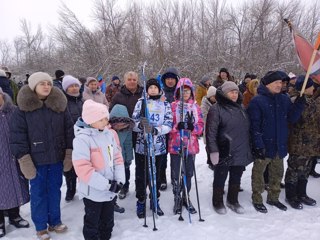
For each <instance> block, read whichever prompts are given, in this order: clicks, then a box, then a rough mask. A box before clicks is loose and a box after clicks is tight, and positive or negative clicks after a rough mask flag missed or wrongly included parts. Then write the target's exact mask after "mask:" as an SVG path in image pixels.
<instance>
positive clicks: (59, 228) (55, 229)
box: [48, 223, 68, 233]
mask: <svg viewBox="0 0 320 240" xmlns="http://www.w3.org/2000/svg"><path fill="white" fill-rule="evenodd" d="M67 230H68V227H67V225H65V224H63V223H60V224H58V225H55V226H49V227H48V231H49V232H56V233H64V232H66V231H67Z"/></svg>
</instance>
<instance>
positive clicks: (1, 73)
mask: <svg viewBox="0 0 320 240" xmlns="http://www.w3.org/2000/svg"><path fill="white" fill-rule="evenodd" d="M0 77H7V75H6V72H5V71H3V70H2V69H0Z"/></svg>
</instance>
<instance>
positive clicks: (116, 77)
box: [111, 76, 120, 81]
mask: <svg viewBox="0 0 320 240" xmlns="http://www.w3.org/2000/svg"><path fill="white" fill-rule="evenodd" d="M115 80H120V78H119V77H118V76H113V77H112V79H111V81H115Z"/></svg>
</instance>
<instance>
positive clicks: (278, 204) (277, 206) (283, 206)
mask: <svg viewBox="0 0 320 240" xmlns="http://www.w3.org/2000/svg"><path fill="white" fill-rule="evenodd" d="M267 203H268V204H269V205H271V206H275V207H276V208H279V209H280V210H282V211H287V207H286V205H284V204H283V203H281V202H280V201H279V200H278V201H271V200H267Z"/></svg>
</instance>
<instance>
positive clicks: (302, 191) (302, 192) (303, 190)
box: [297, 179, 317, 206]
mask: <svg viewBox="0 0 320 240" xmlns="http://www.w3.org/2000/svg"><path fill="white" fill-rule="evenodd" d="M307 183H308V180H307V179H299V180H298V186H297V195H298V199H299V200H300V201H301V202H302V203H303V204H305V205H308V206H315V205H316V204H317V201H316V200H314V199H313V198H310V197H308V195H307Z"/></svg>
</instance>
